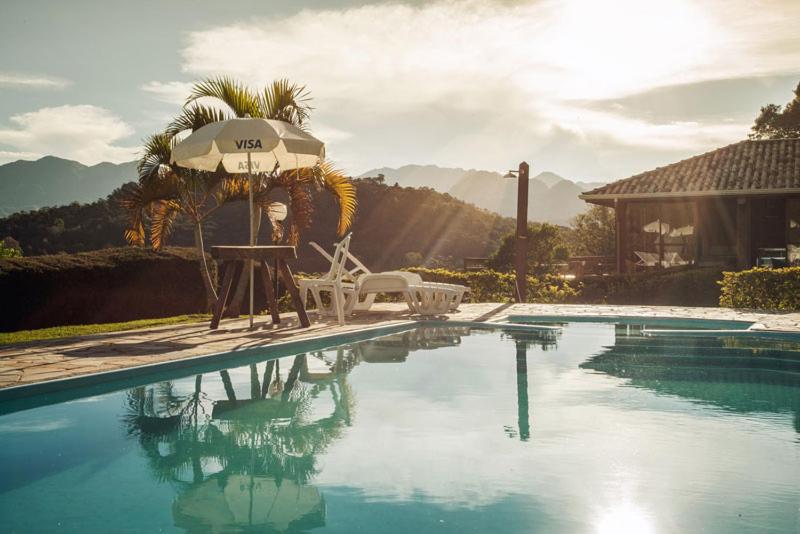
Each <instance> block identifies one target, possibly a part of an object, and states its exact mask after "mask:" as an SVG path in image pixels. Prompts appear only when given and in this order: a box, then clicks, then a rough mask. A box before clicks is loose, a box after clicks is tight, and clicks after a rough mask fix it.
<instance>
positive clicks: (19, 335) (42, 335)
mask: <svg viewBox="0 0 800 534" xmlns="http://www.w3.org/2000/svg"><path fill="white" fill-rule="evenodd" d="M210 319H211V316H210V315H204V314H203V315H201V314H193V315H176V316H174V317H162V318H159V319H137V320H135V321H125V322H122V323H98V324H82V325H70V326H53V327H50V328H39V329H36V330H19V331H17V332H0V345H10V344H12V343H13V344H16V343H28V342H31V341H41V340H45V339H60V338H65V337H76V336H88V335H92V334H106V333H109V332H123V331H125V330H137V329H139V328H152V327H155V326H168V325H173V324H184V323H194V322H198V321H208V320H210Z"/></svg>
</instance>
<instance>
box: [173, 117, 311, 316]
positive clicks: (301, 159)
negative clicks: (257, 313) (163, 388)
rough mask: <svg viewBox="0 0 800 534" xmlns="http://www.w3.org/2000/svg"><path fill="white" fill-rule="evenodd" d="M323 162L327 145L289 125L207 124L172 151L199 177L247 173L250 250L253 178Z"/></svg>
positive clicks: (258, 122)
mask: <svg viewBox="0 0 800 534" xmlns="http://www.w3.org/2000/svg"><path fill="white" fill-rule="evenodd" d="M324 157H325V144H324V143H323V142H322V141H320V140H319V139H317V138H315V137H313V136H312V135H310V134H307V133H306V132H304V131H303V130H301V129H300V128H297V127H296V126H293V125H291V124H289V123H287V122H283V121H276V120H271V119H255V118H250V117H245V118H243V119H238V118H237V119H229V120H226V121H219V122H214V123H211V124H207V125H205V126H203V127H202V128H199V129H197V130H196V131H194V132H192V134H191V135H189V136H188V137H186V138H185V139H183V140H182V141H181V142H179V143H178V144H176V145H175V147H174V148H173V149H172V158H171V163H174V164H176V165H178V166H180V167H186V168H189V169H197V170H200V171H209V172H214V171H216V170H217V169H218V168H219V166H220V165H222V167H223V168H224V169H225V170H226V171H227V172H230V173H247V180H248V183H249V186H250V187H249V190H250V198H249V205H250V246H253V245H255V220H254V217H253V173H254V172H270V171H273V170H275V169H276V168H280V169H281V170H283V171H286V170H291V169H301V168H305V167H313V166H314V165H316V164H317V163H319V161H320V160H321V159H322V158H324ZM250 326H251V327H252V326H253V262H252V261H250Z"/></svg>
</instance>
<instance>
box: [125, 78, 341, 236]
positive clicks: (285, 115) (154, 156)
mask: <svg viewBox="0 0 800 534" xmlns="http://www.w3.org/2000/svg"><path fill="white" fill-rule="evenodd" d="M209 99H213V100H215V101H216V103H217V104H218V105H219V107H212V106H210V105H207V104H206V103H200V101H201V100H202V101H203V102H207V101H208V100H209ZM308 101H309V95H308V91H307V90H306V89H305V87H303V86H300V85H297V84H293V83H290V82H289V81H288V80H278V81H275V82H273V83H272V84H271V85H270V86H268V87H266V88H264V89H263V91H261V92H258V91H253V90H251V89H250V88H248V87H246V86H245V85H243V84H241V83H240V82H238V81H236V80H234V79H231V78H226V77H220V78H209V79H206V80H204V81H201V82H198V83H196V84H195V85H194V87H193V88H192V91H191V94H190V96H189V98H188V99H187V101H186V104H185V105H184V107H183V109H182V111H181V113H180V114H179V115H178V117H176V118H175V119H174V120H173V121H172V123H171V124H170V125H169V126H168V127H167V128H166V131H165V132H164V133H160V134H156V135H153V136H151V137H150V138H149V139H148V140H147V142H146V143H145V147H144V148H145V150H144V155H143V156H142V158H141V160H140V161H139V166H138V171H139V183H138V184H137V185H135V186H133V187H130V188H128V190H127V191H126V195H125V198H124V199H123V206H124V207H125V208H126V209H128V210H129V212H130V215H131V227H130V228H129V230H128V231H127V232H126V239H127V240H128V242H130V243H131V244H135V245H142V244H143V243H144V239H145V229H144V227H143V224H142V221H143V219H144V218H145V217H148V218H149V219H150V239H151V242H152V244H153V248H154V249H156V250H157V249H158V248H159V247H160V246H161V244H162V242H163V241H164V238H166V236H168V235H169V232H170V229H171V225H172V221H174V219H175V217H176V216H177V214H179V213H181V214H183V215H185V216H187V217H189V218H190V219H191V220H192V221H193V222H194V223H195V224H199V223H200V222H202V221H203V220H204V219H205V218H206V217H207V216H208V215H210V214H211V213H212V212H214V211H216V210H217V209H218V208H219V206H221V205H222V204H224V203H226V202H228V201H231V200H245V199H247V198H249V189H250V186H249V182H248V179H247V177H246V176H245V175H244V174H229V173H226V172H224V170H222V169H221V168H220V170H218V171H217V172H201V171H194V170H189V169H184V168H181V167H179V166H177V165H175V164H173V163H171V154H172V147H173V145H174V144H175V142H176V136H177V135H178V134H180V133H181V132H184V131H187V130H191V131H194V130H197V129H199V128H201V127H203V126H205V125H207V124H210V123H212V122H217V121H221V120H227V119H231V118H234V117H246V116H250V117H254V118H265V119H275V120H282V121H286V122H290V123H291V124H293V125H295V126H298V127H300V128H304V127H305V123H306V121H307V120H308V117H309V114H310V111H311V108H310V106H309V105H308ZM310 188H317V189H325V190H327V191H329V192H330V193H332V194H333V196H334V197H335V198H336V199H337V201H338V203H339V207H340V212H339V222H338V232H339V235H342V234H344V232H345V231H346V230H347V228H348V227H349V226H350V225H351V224H352V220H353V216H354V214H355V207H356V196H355V188H354V187H353V184H352V183H351V182H350V180H349V179H348V178H347V177H346V176H344V175H343V174H342V172H341V171H339V170H337V169H335V168H334V167H333V166H332V165H331V164H330V163H328V162H322V163H321V164H319V165H317V166H315V167H313V168H308V169H299V170H291V171H280V170H277V169H276V170H274V171H271V172H267V173H257V174H256V176H255V182H254V190H253V196H254V200H255V203H256V204H257V206H258V207H260V208H261V209H262V210H263V212H264V213H267V212H268V209H267V207H268V205H269V204H270V202H272V198H271V193H272V192H273V190H275V189H282V190H284V191H285V192H286V193H287V194H288V198H289V208H290V217H289V233H288V240H289V242H290V243H292V244H296V243H297V242H298V240H299V237H300V232H301V231H302V230H305V229H307V228H308V227H309V226H310V224H311V215H312V213H313V211H314V209H313V202H312V198H313V195H312V193H311V191H310ZM272 224H273V225H275V226H279V224H280V223H277V222H276V221H272ZM281 235H283V232H282V230H281V229H280V228H276V232H275V236H276V237H279V236H281Z"/></svg>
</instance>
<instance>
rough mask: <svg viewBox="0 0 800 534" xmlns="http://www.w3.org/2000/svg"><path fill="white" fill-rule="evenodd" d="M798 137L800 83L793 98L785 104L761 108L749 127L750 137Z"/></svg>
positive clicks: (799, 129) (799, 133)
mask: <svg viewBox="0 0 800 534" xmlns="http://www.w3.org/2000/svg"><path fill="white" fill-rule="evenodd" d="M787 137H800V83H798V84H797V87H796V88H795V90H794V98H793V99H792V100H791V101H790V102H788V103H787V104H786V105H785V106H783V107H781V106H779V105H777V104H768V105H766V106H764V107H762V108H761V112H760V113H759V114H758V117H756V120H755V123H754V124H753V126H752V128H751V133H750V139H782V138H787Z"/></svg>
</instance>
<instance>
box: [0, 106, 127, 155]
mask: <svg viewBox="0 0 800 534" xmlns="http://www.w3.org/2000/svg"><path fill="white" fill-rule="evenodd" d="M9 121H10V122H11V123H12V124H13V125H14V126H13V127H10V128H0V144H2V145H8V146H10V147H13V151H7V152H10V153H20V152H22V153H29V154H52V155H55V156H60V157H63V158H67V159H73V160H77V161H80V162H82V163H85V164H89V165H93V164H96V163H100V162H103V161H110V162H112V163H121V162H124V161H130V160H131V159H133V158H134V157H135V154H136V152H137V151H138V147H129V146H120V145H118V144H117V142H118V141H120V140H123V139H125V138H126V137H128V136H130V135H131V134H132V133H133V128H131V126H129V125H128V124H127V123H125V122H124V121H123V120H121V119H120V118H119V117H117V116H115V115H113V114H112V113H111V112H110V111H108V110H106V109H103V108H100V107H96V106H91V105H76V106H58V107H49V108H41V109H39V110H36V111H31V112H28V113H22V114H19V115H14V116H12V117H11V118H10V119H9Z"/></svg>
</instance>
